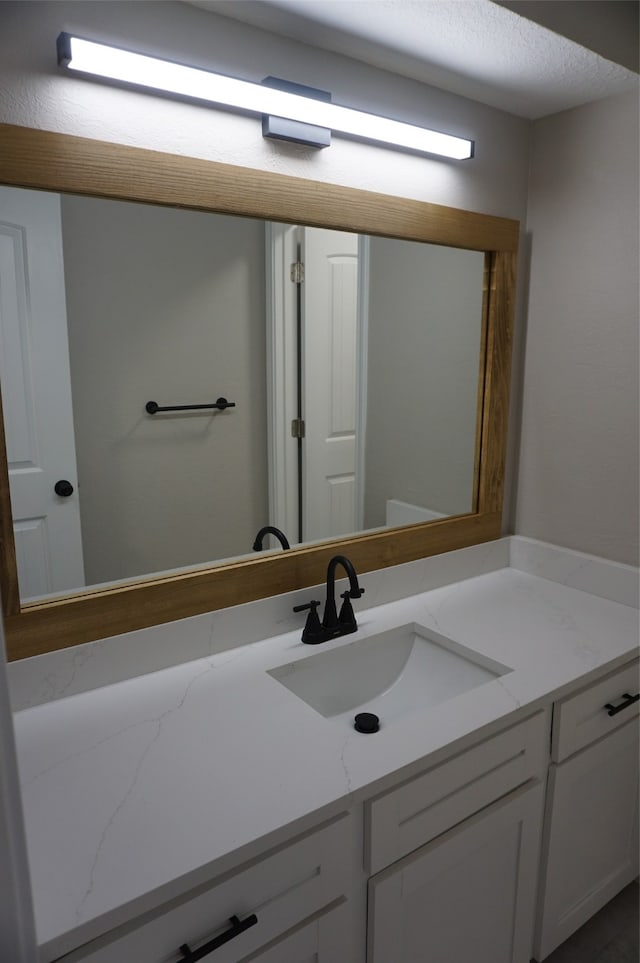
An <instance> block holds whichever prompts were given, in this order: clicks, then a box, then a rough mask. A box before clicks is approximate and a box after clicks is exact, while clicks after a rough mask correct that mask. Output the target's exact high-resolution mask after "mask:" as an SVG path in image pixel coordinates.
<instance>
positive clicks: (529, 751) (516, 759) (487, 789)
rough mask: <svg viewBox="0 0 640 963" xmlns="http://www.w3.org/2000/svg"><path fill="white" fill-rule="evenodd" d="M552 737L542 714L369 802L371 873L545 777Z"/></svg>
mask: <svg viewBox="0 0 640 963" xmlns="http://www.w3.org/2000/svg"><path fill="white" fill-rule="evenodd" d="M548 738H549V736H548V715H547V713H546V712H539V713H537V714H536V715H534V716H532V717H531V718H530V719H527V720H526V721H525V722H521V723H519V724H518V725H516V726H512V727H511V728H510V729H506V730H505V731H504V732H501V733H500V734H499V735H497V736H493V737H492V738H491V739H487V740H486V741H485V742H482V743H480V744H479V745H476V746H473V747H472V748H471V749H468V750H466V751H465V752H462V753H460V754H459V755H457V756H455V757H454V758H453V759H450V760H449V761H448V762H445V763H442V764H441V765H439V766H435V767H434V768H433V769H429V770H428V771H427V772H425V773H423V774H422V775H421V776H418V777H416V778H415V779H411V780H410V781H409V782H406V783H404V784H403V785H402V786H398V787H397V788H396V789H392V790H391V791H390V792H387V793H385V794H383V795H381V796H378V797H377V798H375V799H372V800H371V801H369V802H368V803H367V804H366V806H365V828H366V841H365V865H366V868H367V869H368V871H369V872H370V873H377V872H378V871H379V870H380V869H383V868H384V867H385V866H389V865H390V864H391V863H393V862H395V861H396V860H397V859H400V858H401V857H402V856H406V855H407V854H408V853H411V852H413V850H414V849H417V848H418V847H419V846H422V845H423V844H424V843H426V842H428V841H429V840H431V839H435V837H436V836H439V835H440V834H441V833H444V832H446V831H447V830H448V829H451V827H453V826H455V825H457V824H458V823H460V822H462V820H463V819H466V818H467V816H471V815H472V814H473V813H476V812H478V811H479V810H480V809H482V808H483V807H484V806H487V805H489V803H491V802H493V801H494V800H495V799H498V798H499V797H500V796H503V795H505V793H508V792H510V791H511V790H512V789H515V788H516V787H517V786H521V785H523V784H524V783H525V782H527V780H529V779H531V778H533V777H535V776H538V777H541V776H542V775H543V773H544V770H545V767H546V764H547V760H548V751H547V747H548Z"/></svg>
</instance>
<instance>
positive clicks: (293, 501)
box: [265, 223, 369, 544]
mask: <svg viewBox="0 0 640 963" xmlns="http://www.w3.org/2000/svg"><path fill="white" fill-rule="evenodd" d="M303 230H313V228H301V227H298V226H296V225H288V224H275V223H268V224H267V225H266V244H265V250H266V261H267V263H266V279H267V297H266V314H267V319H266V322H267V396H268V432H269V444H268V450H269V465H268V470H269V522H270V523H271V524H272V525H277V526H278V528H281V529H282V530H283V531H284V532H285V533H286V534H287V536H288V538H289V541H290V542H291V543H292V544H294V543H298V542H299V537H298V535H299V530H300V517H301V516H302V515H303V514H304V513H303V512H302V511H301V510H300V498H301V490H302V485H301V484H300V473H301V472H303V473H304V471H305V460H306V457H305V456H306V452H305V445H304V442H303V443H302V446H301V452H302V455H301V457H300V456H299V449H300V446H299V443H298V440H297V439H296V438H295V437H293V434H292V421H293V420H294V419H295V418H297V417H299V414H298V412H299V407H298V400H299V391H298V386H299V382H300V380H302V382H304V377H305V373H304V361H302V365H303V368H302V371H301V372H300V371H299V368H298V365H299V358H298V349H299V323H298V312H299V307H300V305H299V298H298V293H299V284H298V283H296V282H295V281H294V280H292V273H291V269H292V265H293V264H295V263H296V262H297V261H298V257H299V253H298V252H299V250H300V248H301V247H303V238H302V231H303ZM368 265H369V245H368V238H366V237H362V236H360V237H359V238H358V315H357V333H356V365H357V371H356V373H355V375H356V382H357V388H356V442H355V465H356V471H355V475H356V478H355V524H354V531H357V530H362V528H363V527H364V477H365V475H364V471H365V435H366V398H367V327H368V324H367V318H368ZM309 269H310V266H309V265H305V270H309ZM302 283H304V282H302ZM344 534H348V533H344ZM302 537H303V540H305V541H306V540H307V537H306V535H305V532H304V530H303V531H302ZM326 537H330V533H329V532H327V533H326Z"/></svg>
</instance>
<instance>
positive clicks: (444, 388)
mask: <svg viewBox="0 0 640 963" xmlns="http://www.w3.org/2000/svg"><path fill="white" fill-rule="evenodd" d="M483 272H484V254H483V253H482V252H481V251H459V250H456V249H454V248H447V247H437V246H436V245H434V244H427V245H424V244H414V243H412V242H410V241H404V242H401V241H396V240H393V241H390V240H389V239H387V238H375V237H374V238H371V241H370V271H369V277H370V281H369V337H368V345H369V350H368V369H369V370H368V375H369V376H368V383H367V432H366V469H365V498H364V506H365V516H364V520H365V528H374V527H375V526H378V525H384V524H385V507H386V501H387V499H389V498H395V499H399V500H400V501H404V502H408V503H409V504H411V505H418V506H420V507H422V508H426V509H429V510H431V511H434V512H438V513H442V514H444V515H464V514H465V513H466V512H471V511H473V498H474V491H473V487H474V486H473V482H474V462H475V440H476V439H475V436H476V409H477V403H478V374H479V359H480V341H481V332H482V303H483V297H482V295H483Z"/></svg>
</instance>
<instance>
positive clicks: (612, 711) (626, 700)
mask: <svg viewBox="0 0 640 963" xmlns="http://www.w3.org/2000/svg"><path fill="white" fill-rule="evenodd" d="M622 699H623V701H622V702H621V703H620V705H619V706H613V705H611V703H610V702H607V704H606V705H605V707H604V708H605V709H607V710H608V711H607V715H608V716H617V714H618V713H619V712H622V710H623V709H626V708H627V707H628V706H632V705H633V704H634V702H640V692H638V694H637V695H634V696H632V695H629V693H628V692H625V693H623V695H622Z"/></svg>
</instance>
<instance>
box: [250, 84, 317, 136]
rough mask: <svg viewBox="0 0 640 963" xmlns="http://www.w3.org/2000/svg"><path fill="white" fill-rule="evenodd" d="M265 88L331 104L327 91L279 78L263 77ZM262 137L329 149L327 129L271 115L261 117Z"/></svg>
mask: <svg viewBox="0 0 640 963" xmlns="http://www.w3.org/2000/svg"><path fill="white" fill-rule="evenodd" d="M262 83H263V85H264V86H265V87H272V88H273V89H274V90H284V91H286V92H287V93H289V94H298V95H299V96H300V97H309V98H310V99H311V100H323V101H325V103H328V104H330V103H331V94H330V93H329V91H327V90H319V89H318V88H317V87H307V86H305V84H295V83H293V81H290V80H282V79H281V78H280V77H265V78H264V80H263V81H262ZM262 136H263V137H268V138H270V139H271V140H288V141H292V142H293V143H294V144H305V145H306V146H307V147H329V146H330V145H331V131H330V130H329V129H328V128H327V127H316V125H315V124H305V123H303V122H302V121H299V120H287V118H286V117H274V116H272V115H271V114H263V115H262Z"/></svg>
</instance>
